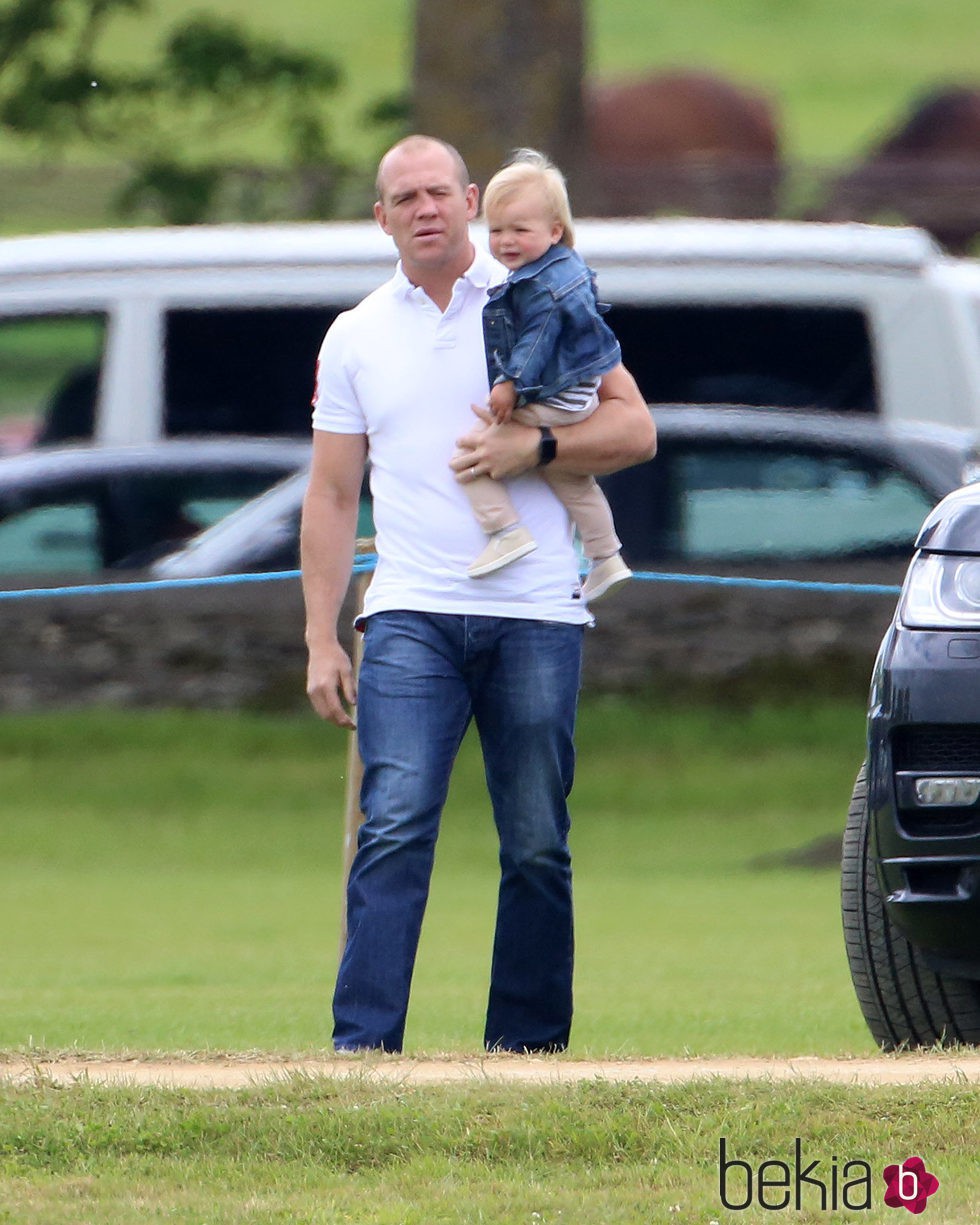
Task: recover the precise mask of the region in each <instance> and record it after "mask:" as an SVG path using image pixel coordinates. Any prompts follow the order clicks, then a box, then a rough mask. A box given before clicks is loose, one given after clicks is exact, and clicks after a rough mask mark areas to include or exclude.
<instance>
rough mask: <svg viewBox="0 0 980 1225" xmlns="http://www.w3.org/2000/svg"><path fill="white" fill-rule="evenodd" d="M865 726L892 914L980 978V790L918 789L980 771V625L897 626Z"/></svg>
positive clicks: (881, 867) (879, 667)
mask: <svg viewBox="0 0 980 1225" xmlns="http://www.w3.org/2000/svg"><path fill="white" fill-rule="evenodd" d="M868 735H869V744H868V781H869V791H868V806H869V816H870V820H871V837H872V843H871V846H872V848H873V850H874V854H875V857H876V860H877V864H878V872H879V878H880V881H881V886H882V892H883V894H884V896H885V899H886V907H887V911H888V916H889V918H890V920H891V921H892V923H893V924H894V925H895V927H897V928H898V929H899V931H901V932H902V933H903V934H904V935H905V936H906V937H907V938H908V939H909V940H911V941H912V942H913V943H914V944H915V945H916V946H917V947H918V948H919V949H921V950H922V952H923V954H924V955H925V956H926V957H927V959H928V960H929V961H930V962H931V963H932V964H933V966H934V968H935V969H937V970H940V971H945V972H947V973H953V974H960V975H963V976H969V977H976V978H980V798H978V799H977V800H976V801H975V802H973V803H971V804H966V805H963V804H958V803H945V802H943V798H942V797H941V798H940V799H939V800H938V801H937V802H925V801H924V798H923V796H922V794H921V792H922V789H923V788H924V787H926V788H927V787H928V786H930V785H932V786H935V784H936V780H950V781H952V782H953V783H954V784H955V786H956V787H957V788H964V787H965V786H966V782H965V780H969V779H974V778H976V779H980V634H971V633H969V632H960V631H953V632H951V631H933V630H909V629H905V628H903V627H900V626H893V627H892V628H891V629H890V630H889V632H888V634H887V635H886V636H885V640H884V642H883V643H882V647H881V651H880V653H879V656H878V661H877V664H876V667H875V676H874V681H873V684H872V693H871V704H870V717H869V725H868ZM943 787H944V789H946V784H945V783H944V784H943Z"/></svg>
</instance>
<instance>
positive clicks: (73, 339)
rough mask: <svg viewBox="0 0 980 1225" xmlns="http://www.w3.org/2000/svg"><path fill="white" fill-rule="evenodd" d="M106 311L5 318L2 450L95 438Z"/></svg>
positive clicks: (0, 355)
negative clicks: (43, 443) (97, 395)
mask: <svg viewBox="0 0 980 1225" xmlns="http://www.w3.org/2000/svg"><path fill="white" fill-rule="evenodd" d="M105 333H106V326H105V317H104V316H103V315H45V316H41V317H31V318H23V317H17V318H6V319H0V452H2V451H4V450H8V451H9V450H18V449H20V448H21V447H23V446H28V445H30V444H32V443H35V442H62V441H66V440H68V439H85V438H91V437H92V432H93V427H94V420H95V397H96V392H97V389H98V383H99V374H100V372H101V368H102V354H103V349H104V346H105Z"/></svg>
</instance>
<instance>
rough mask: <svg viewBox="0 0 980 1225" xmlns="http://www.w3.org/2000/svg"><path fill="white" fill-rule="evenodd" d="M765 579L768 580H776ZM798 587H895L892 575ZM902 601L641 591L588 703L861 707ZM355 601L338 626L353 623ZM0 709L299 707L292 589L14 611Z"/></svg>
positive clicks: (48, 601)
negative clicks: (651, 698) (847, 702)
mask: <svg viewBox="0 0 980 1225" xmlns="http://www.w3.org/2000/svg"><path fill="white" fill-rule="evenodd" d="M760 577H773V575H772V574H770V575H768V576H760ZM794 577H797V578H818V579H823V580H833V581H841V580H843V579H845V578H847V577H850V578H852V579H858V578H859V579H860V581H864V582H885V583H897V582H898V581H899V579H900V577H901V567H899V570H898V572H897V573H896V570H895V568H894V567H888V568H885V569H883V570H881V571H879V572H877V573H875V572H872V573H869V571H868V570H867V569H862V571H861V574H860V575H859V576H858V575H853V574H852V575H851V576H847V575H843V574H842V573H841V572H840V571H839V570H838V571H836V572H828V571H827V570H822V571H820V570H814V569H812V568H811V569H810V570H809V571H808V572H806V573H804V572H803V571H802V570H801V569H800V568H798V567H797V568H796V569H795V571H794ZM894 605H895V597H894V595H889V594H884V595H878V594H875V595H869V594H864V593H855V592H846V591H835V592H833V593H822V592H812V591H809V590H807V591H787V590H772V589H762V588H742V587H726V586H720V585H714V584H709V585H701V584H697V585H694V584H692V585H688V584H683V585H679V584H675V583H667V582H634V583H632V584H630V585H629V587H627V588H624V589H620V590H619V591H618V592H617V593H616V594H615V595H614V596H611V597H609V598H608V599H607V600H606V601H603V602H602V603H600V604H598V605H597V607H596V620H597V624H596V627H595V629H594V630H591V631H590V632H589V633H588V634H587V635H586V667H585V685H586V688H587V689H588V690H590V691H592V692H602V691H636V692H655V693H661V694H662V693H669V694H685V693H687V694H690V695H692V696H695V695H700V696H708V697H711V698H715V699H719V700H724V699H725V698H726V697H732V698H746V697H747V698H751V697H754V696H758V695H760V694H775V695H780V696H781V695H787V694H802V693H806V692H813V693H830V692H834V693H838V694H839V693H847V694H850V695H853V696H854V697H855V700H859V701H861V700H863V696H864V694H865V693H866V691H867V682H868V678H869V676H870V671H871V666H872V663H873V660H874V655H875V652H876V650H877V646H878V643H879V641H880V639H881V635H882V633H883V631H884V630H885V628H886V626H887V625H888V622H889V619H890V617H891V614H892V611H893V608H894ZM353 607H354V605H353V598H352V597H349V598H348V606H347V608H346V609H345V614H344V618H343V624H344V625H349V623H350V621H351V619H352V615H353ZM0 618H2V626H3V632H2V634H0V710H3V711H8V712H11V711H14V712H16V711H30V710H41V709H52V708H58V707H61V708H68V707H78V706H87V705H113V706H123V707H146V706H168V705H169V706H181V707H208V708H214V709H240V708H252V709H256V708H264V709H290V708H294V707H295V708H300V707H302V706H304V704H305V700H306V699H305V694H304V681H303V676H304V665H305V654H304V647H303V607H302V599H301V595H300V590H299V583H298V581H297V580H295V579H288V580H283V581H275V582H266V583H245V584H236V585H219V586H213V587H210V586H209V587H187V588H180V589H167V590H156V591H142V590H133V591H124V592H121V593H109V594H104V593H101V594H92V595H59V596H52V597H47V596H46V597H42V598H31V599H24V600H15V601H5V602H3V604H2V610H0Z"/></svg>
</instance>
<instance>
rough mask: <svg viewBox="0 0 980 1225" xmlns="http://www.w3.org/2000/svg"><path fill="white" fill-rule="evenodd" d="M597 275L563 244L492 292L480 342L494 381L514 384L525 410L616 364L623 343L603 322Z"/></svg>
mask: <svg viewBox="0 0 980 1225" xmlns="http://www.w3.org/2000/svg"><path fill="white" fill-rule="evenodd" d="M608 309H609V307H608V306H607V305H606V304H605V303H600V302H599V301H598V299H597V297H596V288H595V274H594V273H593V272H592V270H591V269H590V268H589V267H588V266H587V265H586V264H585V262H584V261H583V259H582V257H581V256H580V255H579V254H578V253H577V252H576V251H573V250H572V248H571V247H566V246H564V245H563V244H561V243H556V244H555V245H554V246H553V247H551V248H550V249H549V250H548V251H546V252H545V253H544V255H542V256H541V257H540V259H536V260H534V261H533V262H532V263H530V264H525V265H524V266H523V267H522V268H518V269H517V270H516V271H515V272H512V273H511V274H510V276H509V277H508V278H507V280H506V281H504V283H503V284H502V285H498V286H496V287H495V288H493V289H491V290H490V299H489V301H488V302H487V304H486V306H485V307H484V308H483V337H484V342H485V344H486V351H487V371H488V373H489V376H490V382H491V384H493V383H498V382H500V381H501V380H503V379H510V380H512V381H513V383H514V385H515V387H516V388H517V391H518V393H519V396H520V401H519V402H520V403H524V404H527V403H533V402H534V401H536V400H543V399H546V398H547V397H548V396H554V395H557V394H558V392H560V391H565V390H566V389H567V388H569V387H574V386H575V384H577V383H583V382H585V381H587V380H589V379H593V378H597V377H598V376H600V375H602V374H605V373H606V372H607V371H608V370H611V369H612V368H613V367H614V366H617V365H619V362H620V349H619V342H618V341H617V340H616V337H615V336H614V335H613V332H612V331H611V329H610V328H609V327H608V325H607V324H606V323H605V322H604V321H603V320H602V318H601V317H600V316H601V315H602V314H604V313H605V312H606V311H607V310H608Z"/></svg>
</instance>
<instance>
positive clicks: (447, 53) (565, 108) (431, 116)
mask: <svg viewBox="0 0 980 1225" xmlns="http://www.w3.org/2000/svg"><path fill="white" fill-rule="evenodd" d="M584 43H585V18H584V13H583V3H582V0H479V2H478V3H473V4H469V3H460V0H416V6H415V63H414V71H413V118H414V124H415V129H416V131H418V132H423V133H425V134H426V135H430V136H438V137H440V138H441V139H443V140H447V141H449V143H450V144H452V145H455V146H456V148H458V149H459V151H460V153H461V154H462V155H463V157H464V159H465V160H466V163H467V165H468V166H469V169H470V174H471V176H472V178H473V180H474V182H476V183H478V184H480V186H481V187H482V186H483V185H484V184H485V183H486V181H487V179H488V178H489V177H490V175H491V174H493V172H494V171H495V170H496V169H497V168H498V167H499V166H500V164H501V162H502V161H503V160H504V159H505V158H506V156H507V154H508V153H509V152H510V151H511V150H512V149H515V148H518V147H520V146H530V147H532V148H535V149H540V150H541V151H542V152H543V153H546V154H548V156H549V157H551V158H552V159H553V160H554V161H555V162H556V163H557V165H558V166H560V167H561V169H562V170H563V171H564V172H565V174H566V176H567V177H568V181H569V187H570V189H571V192H572V203H573V206H574V203H575V198H574V193H575V186H576V183H577V182H578V178H579V173H580V168H581V165H582V162H583V161H584V117H583V115H584V111H583V100H582V77H583V72H584Z"/></svg>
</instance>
